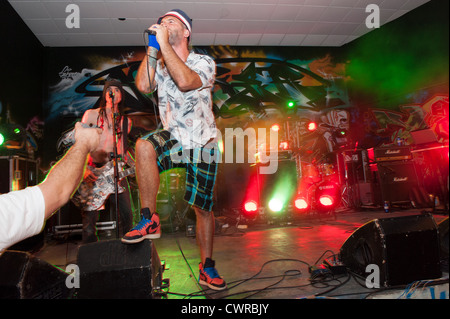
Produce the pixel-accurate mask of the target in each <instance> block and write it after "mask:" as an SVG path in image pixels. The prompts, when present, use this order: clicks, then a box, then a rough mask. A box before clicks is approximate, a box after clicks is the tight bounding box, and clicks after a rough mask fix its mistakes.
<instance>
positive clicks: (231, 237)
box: [35, 210, 449, 299]
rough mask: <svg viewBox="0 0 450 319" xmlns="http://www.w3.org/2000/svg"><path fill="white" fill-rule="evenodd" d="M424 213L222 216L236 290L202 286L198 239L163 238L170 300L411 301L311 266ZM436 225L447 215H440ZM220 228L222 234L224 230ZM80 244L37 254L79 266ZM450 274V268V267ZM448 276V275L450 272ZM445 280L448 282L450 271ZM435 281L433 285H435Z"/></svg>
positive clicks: (217, 242)
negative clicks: (287, 218)
mask: <svg viewBox="0 0 450 319" xmlns="http://www.w3.org/2000/svg"><path fill="white" fill-rule="evenodd" d="M419 213H420V211H419V210H401V211H395V212H392V213H389V214H386V213H385V212H384V211H380V210H368V211H362V212H361V211H360V212H355V211H343V212H338V213H336V218H333V217H332V216H328V217H325V218H318V217H317V216H310V217H304V218H301V219H298V220H294V221H292V222H291V223H290V224H288V223H270V224H269V223H267V222H260V223H256V224H253V225H248V227H247V228H245V226H243V225H237V224H236V222H235V220H233V219H230V218H227V217H224V216H221V217H219V218H218V220H219V221H220V222H219V227H218V231H216V236H215V239H214V256H213V258H214V259H215V260H216V268H217V270H218V271H219V274H220V275H221V276H222V277H223V278H224V279H225V280H226V282H227V283H228V289H226V290H224V291H221V292H215V291H212V290H208V289H206V290H202V289H201V287H200V286H199V285H198V283H197V280H198V263H199V251H198V248H197V245H196V240H195V238H194V237H188V236H186V232H185V230H184V229H183V230H180V231H178V232H172V233H168V232H166V233H163V234H162V237H161V238H160V239H157V240H154V241H153V242H154V244H155V247H156V250H157V253H158V255H159V258H160V259H161V261H163V262H164V264H165V267H166V269H165V271H164V273H163V278H167V279H169V280H170V288H169V289H168V290H167V289H166V291H168V294H167V295H166V297H165V298H167V299H205V298H207V299H209V298H211V299H223V298H227V299H299V298H337V299H364V298H384V299H395V298H398V297H402V298H403V297H406V294H405V293H404V292H405V289H404V288H403V289H398V290H391V289H379V290H377V289H368V288H366V286H365V282H364V279H361V278H355V277H353V276H349V275H336V276H334V277H332V276H327V277H325V278H317V279H312V278H311V275H310V273H309V271H308V270H309V269H308V268H309V266H314V265H319V264H321V263H322V261H323V260H324V259H325V258H328V257H330V256H332V255H334V254H338V253H339V250H340V248H341V246H342V244H343V243H344V242H345V240H346V239H347V238H348V237H349V236H350V235H351V234H352V233H353V232H354V231H355V230H356V229H358V228H359V227H360V226H361V225H363V224H365V223H367V222H369V221H371V220H374V219H380V218H387V217H400V216H406V215H411V214H419ZM433 216H434V219H435V221H436V223H437V224H438V223H439V222H440V221H441V220H443V219H445V218H447V217H448V212H447V213H435V214H433ZM216 230H217V229H216ZM80 244H81V240H80V238H77V237H76V236H74V237H69V238H66V239H64V240H61V239H59V240H55V239H50V238H48V239H47V241H46V243H45V245H44V247H43V248H42V249H41V250H40V251H39V252H37V253H35V256H36V257H38V258H41V259H43V260H45V261H47V262H49V263H51V264H53V265H56V266H58V267H60V268H62V269H65V266H66V265H68V264H76V263H77V260H76V259H77V251H78V248H79V246H80ZM447 269H448V265H447ZM447 271H448V270H447ZM442 278H447V279H448V272H445V271H444V272H443V275H442ZM431 286H433V283H430V284H429V287H431ZM409 292H410V294H409V295H408V297H409V298H421V299H422V298H423V299H434V298H436V299H442V298H444V299H448V298H449V285H448V282H447V283H444V284H439V285H435V286H433V289H428V290H424V289H422V288H421V289H417V292H415V291H413V290H411V287H410V291H409Z"/></svg>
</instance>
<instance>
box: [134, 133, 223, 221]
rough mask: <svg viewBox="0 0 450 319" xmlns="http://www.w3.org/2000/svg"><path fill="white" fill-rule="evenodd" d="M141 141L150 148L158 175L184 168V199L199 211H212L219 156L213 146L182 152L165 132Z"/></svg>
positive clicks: (144, 137) (145, 137)
mask: <svg viewBox="0 0 450 319" xmlns="http://www.w3.org/2000/svg"><path fill="white" fill-rule="evenodd" d="M141 139H143V140H146V141H148V142H150V143H151V144H152V145H153V147H154V149H155V151H156V154H157V156H158V159H157V163H158V169H159V172H160V173H161V172H163V171H166V170H169V169H173V168H180V167H183V168H186V191H185V194H184V200H186V201H187V202H188V203H189V204H190V205H193V206H196V207H198V208H200V209H202V210H205V211H209V212H210V211H212V208H213V193H214V184H215V182H216V175H217V164H218V155H219V149H218V147H217V143H213V142H211V143H208V144H206V145H205V146H203V147H202V148H195V149H188V150H186V149H183V148H182V146H181V143H179V142H178V140H176V139H175V138H174V137H173V136H172V135H171V134H170V132H169V131H166V130H159V131H155V132H151V133H149V134H146V135H144V136H142V137H141Z"/></svg>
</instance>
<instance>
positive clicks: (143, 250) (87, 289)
mask: <svg viewBox="0 0 450 319" xmlns="http://www.w3.org/2000/svg"><path fill="white" fill-rule="evenodd" d="M77 265H78V267H79V269H80V288H79V289H78V298H79V299H91V298H93V299H119V298H120V299H152V298H156V297H157V295H156V294H154V291H155V290H157V289H159V287H161V282H162V267H161V262H160V260H159V257H158V253H157V252H156V249H155V247H154V244H153V242H152V241H151V240H144V241H143V242H141V243H137V244H132V245H131V244H123V243H122V242H121V241H120V240H106V241H100V242H97V243H91V244H87V245H84V246H81V247H80V249H79V251H78V263H77Z"/></svg>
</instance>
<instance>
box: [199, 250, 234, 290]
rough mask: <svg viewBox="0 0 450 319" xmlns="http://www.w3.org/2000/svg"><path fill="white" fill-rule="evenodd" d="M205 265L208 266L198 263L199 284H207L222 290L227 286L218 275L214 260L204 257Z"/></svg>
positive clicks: (214, 288)
mask: <svg viewBox="0 0 450 319" xmlns="http://www.w3.org/2000/svg"><path fill="white" fill-rule="evenodd" d="M205 265H206V266H208V267H203V264H202V263H200V264H199V270H200V276H199V280H198V282H199V284H200V285H205V286H208V287H209V288H211V289H213V290H224V289H226V288H227V284H226V282H225V280H223V279H222V277H220V276H219V273H218V272H217V270H216V268H214V266H215V262H214V260H211V259H209V258H206V261H205Z"/></svg>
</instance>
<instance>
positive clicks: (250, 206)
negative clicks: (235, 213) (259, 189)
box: [244, 200, 258, 213]
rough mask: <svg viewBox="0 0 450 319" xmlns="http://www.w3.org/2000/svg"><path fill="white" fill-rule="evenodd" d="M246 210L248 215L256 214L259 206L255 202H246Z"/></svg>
mask: <svg viewBox="0 0 450 319" xmlns="http://www.w3.org/2000/svg"><path fill="white" fill-rule="evenodd" d="M244 210H245V211H246V212H247V213H253V212H256V211H257V210H258V204H257V203H256V202H255V201H253V200H251V201H248V202H245V204H244Z"/></svg>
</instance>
